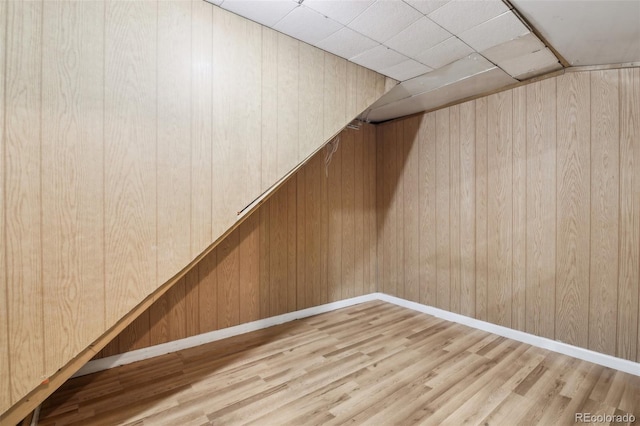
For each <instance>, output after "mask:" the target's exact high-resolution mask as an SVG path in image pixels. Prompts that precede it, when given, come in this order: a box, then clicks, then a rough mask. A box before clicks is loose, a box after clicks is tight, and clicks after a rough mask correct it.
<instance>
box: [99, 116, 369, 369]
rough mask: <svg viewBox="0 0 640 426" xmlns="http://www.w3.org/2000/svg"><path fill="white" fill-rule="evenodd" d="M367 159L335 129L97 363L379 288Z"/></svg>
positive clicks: (365, 129)
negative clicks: (330, 143)
mask: <svg viewBox="0 0 640 426" xmlns="http://www.w3.org/2000/svg"><path fill="white" fill-rule="evenodd" d="M375 153H376V146H375V127H374V126H372V125H363V126H362V127H361V128H360V130H349V129H347V130H345V131H343V132H342V133H341V134H340V144H339V148H338V150H337V151H336V152H335V153H334V154H333V156H332V158H331V161H330V163H329V164H328V167H327V166H326V163H325V159H326V150H325V149H322V150H320V151H319V152H318V153H317V154H316V155H314V156H313V157H312V158H311V159H310V160H309V161H308V162H307V164H305V165H304V166H303V167H302V168H301V169H300V170H299V171H298V172H297V173H295V174H294V175H293V176H292V177H291V178H290V179H289V180H288V181H287V182H286V183H285V184H284V185H283V186H282V187H281V188H280V189H278V191H276V192H275V193H274V194H273V195H272V196H271V197H270V198H269V199H267V200H266V201H265V202H264V204H262V205H261V206H260V207H259V208H258V209H257V210H256V211H255V212H253V213H252V214H251V215H250V216H249V217H248V218H247V219H246V220H245V221H244V222H243V223H242V224H241V225H240V226H239V227H238V228H237V229H236V230H234V231H233V232H232V233H231V234H230V235H229V236H228V237H227V238H225V239H224V240H223V241H222V242H221V243H220V244H219V245H218V246H217V247H216V248H215V249H214V250H213V251H212V252H211V253H210V254H208V255H207V256H206V257H205V258H203V259H202V261H200V262H199V263H198V264H197V265H196V266H194V267H193V269H192V270H191V271H189V272H188V273H187V275H186V276H185V277H184V278H183V279H181V280H180V281H179V282H177V283H176V284H175V285H174V286H173V287H172V288H171V289H170V290H168V291H167V293H166V294H165V295H164V296H163V297H162V298H160V299H158V301H156V302H155V303H154V304H153V305H152V306H151V307H150V308H149V309H148V310H147V311H145V312H144V313H143V314H142V315H141V316H140V317H138V318H137V319H136V320H135V321H134V322H133V323H132V324H131V325H130V326H129V327H127V328H126V329H125V330H123V332H122V333H120V335H118V336H117V337H116V338H115V339H114V340H113V341H112V342H110V343H109V344H108V345H107V346H106V347H105V348H104V349H103V350H102V351H101V352H100V353H99V354H98V355H96V357H95V358H103V357H106V356H111V355H116V354H119V353H124V352H127V351H131V350H135V349H140V348H144V347H148V346H152V345H157V344H161V343H166V342H169V341H173V340H176V339H181V338H185V337H189V336H193V335H197V334H201V333H206V332H209V331H214V330H218V329H221V328H226V327H230V326H234V325H238V324H242V323H246V322H250V321H255V320H258V319H262V318H267V317H271V316H275V315H280V314H284V313H288V312H293V311H296V310H299V309H304V308H308V307H311V306H317V305H321V304H324V303H328V302H332V301H336V300H341V299H345V298H349V297H355V296H359V295H362V294H368V293H372V292H375V291H377V287H376V269H375V267H376V239H377V238H376V185H375V176H376V170H375V161H376V157H375Z"/></svg>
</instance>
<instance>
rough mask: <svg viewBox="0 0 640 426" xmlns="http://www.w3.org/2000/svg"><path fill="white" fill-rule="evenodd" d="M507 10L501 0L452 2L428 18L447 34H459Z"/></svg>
mask: <svg viewBox="0 0 640 426" xmlns="http://www.w3.org/2000/svg"><path fill="white" fill-rule="evenodd" d="M508 10H509V8H508V7H507V6H506V5H505V4H504V3H503V2H502V0H481V1H477V0H476V1H469V0H452V1H450V2H448V3H447V4H445V5H444V6H442V7H441V8H439V9H436V10H435V11H433V12H432V13H430V14H429V18H431V19H432V20H433V21H434V22H436V23H437V24H439V25H441V26H442V27H444V28H445V29H446V30H448V31H449V32H452V33H454V34H460V33H461V32H463V31H466V30H468V29H469V28H473V27H475V26H476V25H479V24H481V23H483V22H485V21H488V20H489V19H492V18H495V17H496V16H498V15H501V14H503V13H504V12H507V11H508Z"/></svg>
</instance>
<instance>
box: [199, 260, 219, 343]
mask: <svg viewBox="0 0 640 426" xmlns="http://www.w3.org/2000/svg"><path fill="white" fill-rule="evenodd" d="M216 254H217V253H216V250H213V251H212V252H211V253H209V254H208V255H206V256H205V257H204V258H203V259H202V260H201V261H200V262H199V263H198V282H199V284H198V302H199V304H198V323H199V327H200V332H201V333H202V332H203V330H207V331H212V330H217V329H218V328H219V327H218V302H217V299H218V275H217V274H216V266H217V263H218V262H217V260H218V259H217V257H216Z"/></svg>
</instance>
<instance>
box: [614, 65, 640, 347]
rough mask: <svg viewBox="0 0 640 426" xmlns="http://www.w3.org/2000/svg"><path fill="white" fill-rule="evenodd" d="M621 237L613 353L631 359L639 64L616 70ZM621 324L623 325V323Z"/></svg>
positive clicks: (638, 226) (638, 209)
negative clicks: (617, 83) (618, 102)
mask: <svg viewBox="0 0 640 426" xmlns="http://www.w3.org/2000/svg"><path fill="white" fill-rule="evenodd" d="M619 84H620V241H619V247H620V248H619V256H618V263H619V265H618V271H619V272H618V273H619V276H618V309H617V311H618V312H617V313H618V317H617V323H618V325H619V326H618V328H617V333H618V335H617V348H616V356H619V357H621V358H625V359H634V355H635V354H634V350H635V349H636V348H637V345H638V298H635V297H629V296H628V295H634V294H638V292H639V290H640V288H639V286H640V243H639V241H640V68H636V69H623V70H620V71H619ZM622 324H624V326H622Z"/></svg>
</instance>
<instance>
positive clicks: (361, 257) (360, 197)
mask: <svg viewBox="0 0 640 426" xmlns="http://www.w3.org/2000/svg"><path fill="white" fill-rule="evenodd" d="M366 132H367V128H366V127H361V128H360V130H358V131H355V132H352V133H353V144H354V146H353V159H354V166H353V175H354V177H353V200H354V201H353V202H354V204H353V217H354V219H353V222H354V223H353V240H354V241H353V242H354V247H353V258H354V265H353V285H352V286H351V288H352V289H353V291H352V294H353V295H354V296H360V295H362V294H365V293H364V282H365V281H364V279H365V277H364V276H365V270H368V269H369V263H368V257H369V246H368V235H369V228H368V227H369V218H368V215H367V212H366V211H365V206H364V203H365V201H364V200H365V185H364V183H365V180H366V179H367V177H368V176H365V174H366V173H367V172H368V165H367V163H368V159H367V153H366V151H365V147H364V143H365V134H366ZM343 167H344V163H343ZM374 179H375V177H374ZM365 234H366V236H367V238H366V240H367V243H366V244H365ZM367 293H369V292H367Z"/></svg>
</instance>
